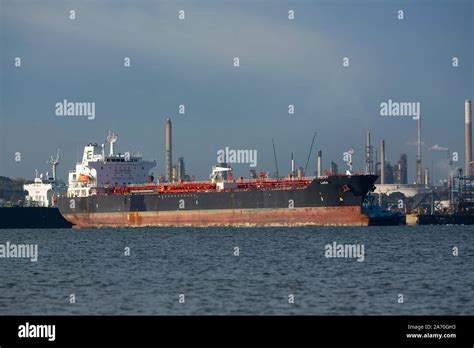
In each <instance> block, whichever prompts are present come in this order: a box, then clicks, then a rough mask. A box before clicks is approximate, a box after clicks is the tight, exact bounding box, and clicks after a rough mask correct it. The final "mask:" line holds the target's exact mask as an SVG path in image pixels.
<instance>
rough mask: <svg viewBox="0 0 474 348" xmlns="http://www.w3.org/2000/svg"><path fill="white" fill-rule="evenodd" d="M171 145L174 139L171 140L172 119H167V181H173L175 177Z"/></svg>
mask: <svg viewBox="0 0 474 348" xmlns="http://www.w3.org/2000/svg"><path fill="white" fill-rule="evenodd" d="M171 146H172V140H171V119H169V118H168V119H167V120H166V181H168V182H171V181H172V179H173V177H172V173H171V170H172V169H171V164H172V163H173V162H172V158H171V151H172V149H171Z"/></svg>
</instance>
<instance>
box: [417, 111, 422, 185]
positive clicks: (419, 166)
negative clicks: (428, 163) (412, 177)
mask: <svg viewBox="0 0 474 348" xmlns="http://www.w3.org/2000/svg"><path fill="white" fill-rule="evenodd" d="M417 125H418V131H417V141H416V142H417V151H416V184H417V185H419V186H421V185H422V183H423V168H422V167H421V115H419V116H418V122H417Z"/></svg>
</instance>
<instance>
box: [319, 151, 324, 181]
mask: <svg viewBox="0 0 474 348" xmlns="http://www.w3.org/2000/svg"><path fill="white" fill-rule="evenodd" d="M322 161H323V152H322V151H321V150H319V151H318V178H320V177H321V171H322V163H321V162H322Z"/></svg>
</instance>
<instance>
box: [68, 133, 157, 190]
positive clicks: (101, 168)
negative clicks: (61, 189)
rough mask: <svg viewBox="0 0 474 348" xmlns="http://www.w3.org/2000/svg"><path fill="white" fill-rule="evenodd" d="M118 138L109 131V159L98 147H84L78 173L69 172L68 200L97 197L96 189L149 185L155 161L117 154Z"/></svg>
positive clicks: (76, 171)
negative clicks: (116, 143)
mask: <svg viewBox="0 0 474 348" xmlns="http://www.w3.org/2000/svg"><path fill="white" fill-rule="evenodd" d="M116 141H117V135H116V134H114V133H113V132H111V131H109V133H108V135H107V142H108V143H109V147H110V151H109V155H108V156H106V155H105V148H104V145H103V144H102V145H101V146H99V145H97V144H88V145H86V146H85V147H84V153H83V156H82V161H81V162H78V163H76V169H75V170H73V171H70V172H69V178H68V191H67V193H68V196H69V197H87V196H90V195H92V194H95V192H96V190H95V189H97V188H113V187H123V186H128V185H134V184H143V183H147V182H149V181H150V175H149V172H150V169H151V168H153V167H155V166H156V162H155V161H144V160H143V159H142V157H141V156H140V155H130V153H128V152H126V153H124V154H121V153H118V154H115V153H114V144H115V142H116Z"/></svg>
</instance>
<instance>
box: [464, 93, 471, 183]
mask: <svg viewBox="0 0 474 348" xmlns="http://www.w3.org/2000/svg"><path fill="white" fill-rule="evenodd" d="M464 112H465V123H466V168H465V170H464V173H465V175H466V176H471V160H472V156H471V150H472V127H471V101H470V100H469V99H466V102H465V104H464Z"/></svg>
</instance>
